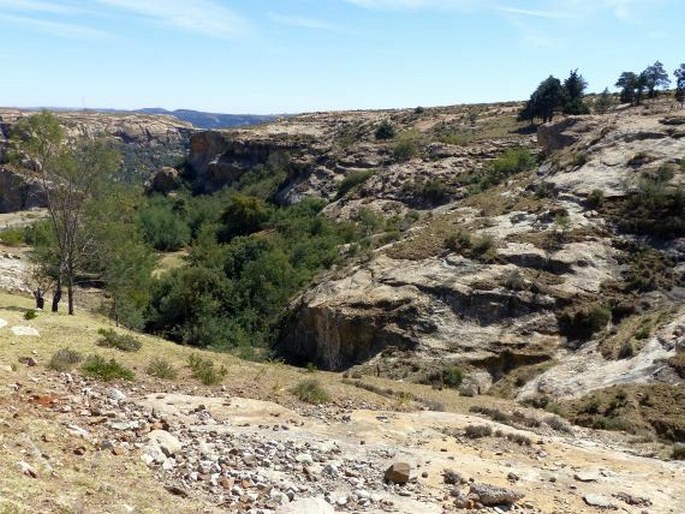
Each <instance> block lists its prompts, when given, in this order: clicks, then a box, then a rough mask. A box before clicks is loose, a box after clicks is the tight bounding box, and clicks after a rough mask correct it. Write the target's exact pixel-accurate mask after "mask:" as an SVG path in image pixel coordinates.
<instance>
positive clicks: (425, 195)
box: [419, 178, 449, 205]
mask: <svg viewBox="0 0 685 514" xmlns="http://www.w3.org/2000/svg"><path fill="white" fill-rule="evenodd" d="M419 195H420V196H421V198H422V199H423V200H425V201H427V202H428V203H430V204H433V205H438V204H441V203H444V202H446V201H447V200H448V198H449V190H448V188H447V185H446V184H445V183H444V182H442V181H441V180H439V179H435V178H432V179H428V180H425V181H423V182H422V183H421V185H420V186H419Z"/></svg>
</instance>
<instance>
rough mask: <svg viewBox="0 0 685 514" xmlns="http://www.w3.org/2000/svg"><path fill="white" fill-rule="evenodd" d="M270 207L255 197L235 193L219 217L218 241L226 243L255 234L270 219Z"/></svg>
mask: <svg viewBox="0 0 685 514" xmlns="http://www.w3.org/2000/svg"><path fill="white" fill-rule="evenodd" d="M271 212H272V211H271V207H270V206H269V204H267V203H266V202H265V201H264V200H262V199H261V198H257V197H256V196H249V195H244V194H241V193H236V194H234V195H233V196H231V198H230V199H229V201H228V205H227V206H226V209H224V212H223V214H222V215H221V223H222V227H221V229H220V230H219V240H220V241H222V242H224V243H225V242H228V241H230V240H231V239H233V238H234V237H236V236H246V235H249V234H252V233H253V232H257V231H258V230H260V229H261V228H262V226H263V225H264V224H265V223H266V222H267V221H268V220H269V218H270V217H271Z"/></svg>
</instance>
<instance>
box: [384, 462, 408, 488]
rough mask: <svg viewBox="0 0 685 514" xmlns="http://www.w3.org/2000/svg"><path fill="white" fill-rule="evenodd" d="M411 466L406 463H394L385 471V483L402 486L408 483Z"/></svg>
mask: <svg viewBox="0 0 685 514" xmlns="http://www.w3.org/2000/svg"><path fill="white" fill-rule="evenodd" d="M410 473H411V466H410V465H409V464H407V463H406V462H395V463H393V464H392V465H391V466H390V467H389V468H388V469H386V470H385V481H386V482H390V483H392V484H399V485H404V484H406V483H407V482H409V474H410Z"/></svg>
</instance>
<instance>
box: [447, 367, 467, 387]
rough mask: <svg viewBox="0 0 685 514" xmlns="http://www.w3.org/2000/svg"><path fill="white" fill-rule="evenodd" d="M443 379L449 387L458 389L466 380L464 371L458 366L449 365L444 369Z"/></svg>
mask: <svg viewBox="0 0 685 514" xmlns="http://www.w3.org/2000/svg"><path fill="white" fill-rule="evenodd" d="M442 381H443V383H444V384H445V385H446V386H447V387H449V388H451V389H457V388H458V387H459V386H460V385H461V383H462V382H463V381H464V372H463V371H462V370H461V369H460V368H458V367H457V366H449V367H447V368H445V369H443V370H442Z"/></svg>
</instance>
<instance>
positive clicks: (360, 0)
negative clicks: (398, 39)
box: [344, 0, 477, 10]
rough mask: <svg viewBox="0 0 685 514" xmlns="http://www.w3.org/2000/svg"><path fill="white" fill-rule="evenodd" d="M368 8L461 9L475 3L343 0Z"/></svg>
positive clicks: (464, 0) (456, 0) (459, 0)
mask: <svg viewBox="0 0 685 514" xmlns="http://www.w3.org/2000/svg"><path fill="white" fill-rule="evenodd" d="M344 1H345V2H347V3H350V4H355V5H358V6H360V7H366V8H369V9H392V10H401V9H423V8H439V9H462V8H465V7H470V6H473V5H477V3H476V2H475V1H474V0H344Z"/></svg>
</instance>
